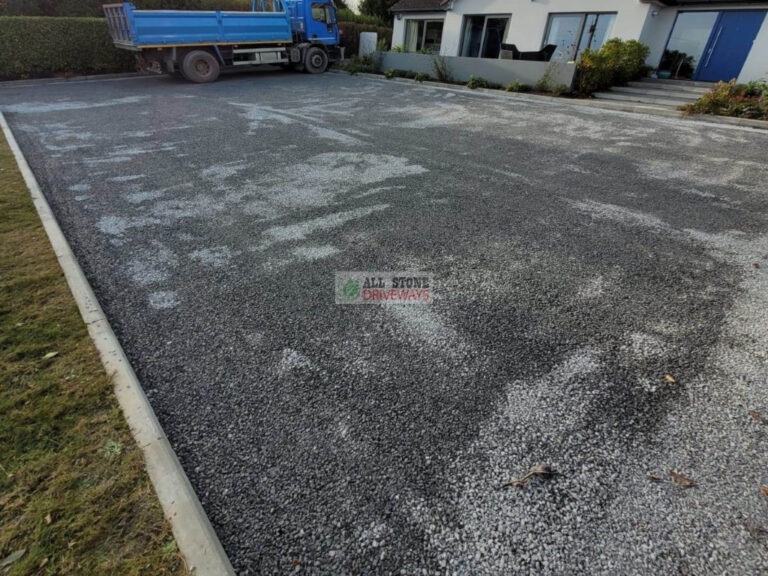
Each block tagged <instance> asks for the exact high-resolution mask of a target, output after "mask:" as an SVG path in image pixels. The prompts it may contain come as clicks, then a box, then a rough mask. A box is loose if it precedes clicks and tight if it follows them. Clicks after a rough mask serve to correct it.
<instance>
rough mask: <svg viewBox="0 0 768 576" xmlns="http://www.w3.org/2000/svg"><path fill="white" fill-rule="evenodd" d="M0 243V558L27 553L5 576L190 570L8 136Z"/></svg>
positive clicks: (1, 158)
mask: <svg viewBox="0 0 768 576" xmlns="http://www.w3.org/2000/svg"><path fill="white" fill-rule="evenodd" d="M0 246H2V250H0V563H2V561H3V559H5V558H6V557H8V556H9V555H11V554H12V553H14V552H18V551H21V550H24V551H25V552H24V554H23V556H21V558H20V559H18V560H17V561H15V562H14V563H12V564H11V567H10V571H9V572H7V574H9V575H22V574H23V575H27V574H78V575H79V574H83V575H88V574H99V575H102V574H110V575H117V574H125V575H139V574H142V575H143V574H146V575H152V576H155V575H166V574H185V573H186V569H185V567H184V562H183V560H182V558H181V557H180V555H179V553H178V551H177V549H176V544H175V542H174V541H173V536H172V534H171V531H170V526H169V525H168V523H167V521H166V520H165V519H164V518H163V514H162V510H161V508H160V505H159V503H158V502H157V499H156V497H155V494H154V492H153V489H152V486H151V484H150V483H149V480H148V477H147V474H146V471H145V470H144V464H143V460H142V457H141V453H140V451H139V450H138V449H137V447H136V445H135V444H134V441H133V438H132V436H131V434H130V431H129V430H128V427H127V425H126V423H125V421H124V419H123V416H122V414H121V412H120V409H119V407H118V405H117V401H116V399H115V397H114V394H113V390H112V384H111V382H110V380H109V378H108V377H107V375H106V374H105V372H104V368H103V367H102V365H101V362H100V360H99V357H98V353H97V352H96V349H95V348H94V346H93V343H92V341H91V339H90V337H89V336H88V333H87V330H86V328H85V325H84V324H83V321H82V318H81V317H80V314H79V312H78V310H77V307H76V305H75V303H74V300H73V299H72V295H71V294H70V292H69V288H68V286H67V284H66V281H65V279H64V276H63V274H62V272H61V269H60V268H59V264H58V262H57V260H56V257H55V256H54V254H53V251H52V249H51V246H50V244H49V242H48V238H47V236H46V235H45V232H44V230H43V228H42V225H41V224H40V221H39V219H38V216H37V212H36V211H35V209H34V207H33V205H32V202H31V199H30V197H29V192H28V191H27V189H26V187H25V185H24V182H23V180H22V178H21V175H20V174H19V172H18V170H17V168H16V163H15V161H14V159H13V156H12V154H11V152H10V150H9V149H8V146H7V145H6V142H5V140H4V139H3V137H2V135H0ZM51 353H56V354H55V355H52V354H51ZM46 356H47V357H46ZM0 573H2V574H3V575H4V576H5V574H6V572H4V571H3V570H0Z"/></svg>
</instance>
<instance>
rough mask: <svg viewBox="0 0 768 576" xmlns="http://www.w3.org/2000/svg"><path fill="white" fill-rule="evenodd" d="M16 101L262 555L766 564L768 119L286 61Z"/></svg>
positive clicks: (176, 434) (256, 556) (174, 418)
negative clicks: (377, 285) (407, 273)
mask: <svg viewBox="0 0 768 576" xmlns="http://www.w3.org/2000/svg"><path fill="white" fill-rule="evenodd" d="M0 109H2V110H3V111H4V112H5V113H6V114H7V115H8V118H9V122H10V123H11V125H12V127H13V129H14V131H15V133H16V135H17V137H18V139H19V141H20V144H21V146H22V148H23V149H24V151H25V153H26V154H27V157H28V159H29V162H30V164H31V165H32V168H33V169H34V171H35V174H36V175H37V177H38V179H39V181H40V184H41V185H42V187H43V189H44V190H45V191H46V194H47V195H48V198H49V200H50V202H51V204H52V206H53V208H54V210H55V212H56V214H57V216H58V218H59V220H60V222H61V225H62V227H63V229H64V231H65V233H66V235H67V237H68V239H69V240H70V242H71V243H72V245H73V248H74V250H75V252H76V254H77V255H78V258H79V259H80V262H81V265H82V266H83V268H84V270H85V272H86V274H87V275H88V277H89V279H90V281H91V283H92V284H93V286H94V288H95V290H96V292H97V294H98V295H99V297H100V299H101V301H102V303H103V305H104V307H105V310H106V312H107V315H108V317H109V318H110V320H111V321H112V323H113V326H114V328H115V331H116V332H117V334H118V336H119V338H120V340H121V342H122V343H123V345H124V347H125V350H126V352H127V354H128V356H129V357H130V359H131V361H132V362H133V365H134V367H135V369H136V371H137V373H138V375H139V377H140V379H141V381H142V383H143V385H144V387H145V390H146V392H147V394H148V396H149V398H150V401H151V403H152V405H153V407H154V408H155V410H156V412H157V414H158V417H159V418H160V421H161V422H162V424H163V426H164V427H165V429H166V431H167V433H168V436H169V437H170V439H171V442H172V443H173V445H174V447H175V449H176V451H177V453H178V455H179V457H180V459H181V462H182V464H183V465H184V467H185V469H186V471H187V473H188V474H189V476H190V479H191V481H192V484H193V485H194V486H195V488H196V490H197V492H198V494H199V496H200V499H201V501H202V503H203V506H204V507H205V509H206V511H207V512H208V514H209V516H210V518H211V521H212V522H213V524H214V526H215V527H216V529H217V531H218V532H219V535H220V537H221V540H222V542H223V544H224V547H225V549H226V550H227V552H228V553H229V555H230V557H231V559H232V562H233V564H234V565H235V567H236V569H237V570H238V571H239V573H241V574H258V573H274V572H280V573H285V572H288V571H292V570H293V571H296V572H304V573H325V574H341V573H356V574H361V573H381V574H387V573H401V574H427V573H457V574H499V575H506V574H511V573H513V572H514V573H518V572H519V573H528V572H531V573H536V574H564V573H590V574H659V573H666V574H669V573H679V574H691V575H694V574H695V575H698V574H714V573H717V574H721V573H730V574H736V573H740V574H747V573H751V574H758V573H766V571H768V532H766V531H767V530H768V498H766V497H765V496H763V495H761V493H760V490H759V488H760V486H761V485H762V484H768V446H767V445H766V440H767V439H768V424H766V423H765V422H760V421H759V420H758V419H756V418H753V417H750V416H749V414H748V411H750V410H754V411H756V413H757V414H761V415H763V416H764V417H765V418H766V419H768V391H767V389H768V387H767V386H766V383H767V382H768V333H767V331H766V326H767V325H768V324H767V323H766V321H767V320H768V260H767V259H766V258H768V190H767V189H766V188H767V184H766V182H768V134H766V133H761V132H758V131H750V130H748V129H742V128H731V127H725V126H713V125H707V124H704V123H697V122H682V121H677V120H672V119H660V118H652V117H645V116H641V115H631V114H623V113H618V112H607V111H601V110H596V109H592V108H590V109H586V108H579V107H577V106H573V105H571V104H569V103H564V104H548V103H536V102H530V101H522V100H507V99H501V98H494V97H487V96H484V95H480V94H472V93H465V92H457V91H452V90H439V89H435V88H430V87H424V86H419V85H415V84H414V85H407V84H401V83H395V82H384V81H375V80H369V79H361V78H355V77H350V76H344V75H336V74H326V75H322V76H318V77H315V76H308V75H301V74H289V73H282V72H281V73H276V72H263V73H257V74H252V75H237V76H231V77H225V78H222V79H221V80H220V81H219V82H217V83H216V84H213V85H206V86H197V85H191V84H187V83H184V82H182V81H179V80H174V79H168V78H151V79H130V80H110V81H96V82H67V83H57V82H51V83H47V84H46V83H43V84H39V83H34V84H30V85H29V86H23V85H22V86H19V85H16V86H13V87H8V86H6V87H0ZM337 270H382V271H389V270H419V271H426V272H428V273H430V274H432V275H433V277H434V281H435V284H436V289H435V299H434V301H433V302H432V303H431V304H429V305H420V306H408V307H404V306H399V307H398V306H383V305H381V306H338V305H335V304H334V293H333V291H334V271H337ZM668 376H669V377H668ZM671 380H674V381H671ZM767 421H768V420H767ZM539 463H546V464H550V465H551V466H552V468H553V470H554V471H555V474H554V475H553V476H552V477H550V478H546V477H538V476H537V477H534V478H533V479H532V480H531V482H530V483H529V484H528V485H527V486H526V487H524V488H508V489H502V488H501V485H502V484H504V483H505V482H508V481H509V480H510V479H511V478H513V477H520V476H523V475H524V474H525V473H526V472H527V471H528V470H529V468H531V467H532V466H533V465H536V464H539ZM670 470H674V471H676V472H680V473H682V474H684V475H685V476H686V477H688V478H691V479H693V480H694V481H695V483H696V485H695V486H694V487H688V488H686V487H684V486H682V485H680V484H678V483H675V482H674V481H673V480H672V476H671V475H670V474H669V471H670ZM651 474H652V475H655V476H657V477H658V479H660V481H653V479H652V478H651V477H650V476H649V475H651Z"/></svg>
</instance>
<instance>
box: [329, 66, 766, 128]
mask: <svg viewBox="0 0 768 576" xmlns="http://www.w3.org/2000/svg"><path fill="white" fill-rule="evenodd" d="M333 72H334V73H336V74H348V73H347V72H344V71H341V70H333ZM356 76H361V77H363V78H368V79H371V80H378V81H380V82H400V83H404V84H415V85H420V86H431V87H432V88H439V89H441V90H453V91H457V92H472V93H475V94H483V95H486V96H489V97H493V98H502V99H507V100H528V101H537V102H548V103H557V104H564V105H567V106H584V107H587V108H601V109H604V110H612V111H615V112H630V113H634V114H647V115H651V116H663V117H666V118H677V119H679V120H682V121H684V122H703V123H706V124H720V125H725V126H739V127H742V128H755V129H758V130H768V121H765V120H751V119H749V118H731V117H729V116H712V115H705V114H699V115H694V116H691V115H688V114H685V113H684V112H681V111H679V110H669V109H665V108H660V107H657V106H649V105H644V104H632V103H631V102H625V103H619V102H609V101H607V100H588V99H585V98H580V99H575V98H560V97H556V96H544V95H542V94H525V93H521V92H505V91H504V90H493V89H489V88H475V89H474V90H473V89H470V88H467V87H466V86H462V85H461V84H447V83H444V82H436V81H433V80H425V81H424V82H419V81H417V80H413V79H411V78H390V79H388V78H385V77H384V76H382V75H380V74H369V73H366V72H360V73H358V74H356Z"/></svg>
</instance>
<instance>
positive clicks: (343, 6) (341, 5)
mask: <svg viewBox="0 0 768 576" xmlns="http://www.w3.org/2000/svg"><path fill="white" fill-rule="evenodd" d="M333 3H334V4H335V5H336V8H337V9H338V10H349V6H347V3H346V2H345V1H344V0H333Z"/></svg>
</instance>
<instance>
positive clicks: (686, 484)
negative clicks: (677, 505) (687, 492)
mask: <svg viewBox="0 0 768 576" xmlns="http://www.w3.org/2000/svg"><path fill="white" fill-rule="evenodd" d="M669 475H670V476H672V480H674V481H675V482H677V483H678V484H680V486H682V487H683V488H691V487H692V486H696V482H694V481H693V480H691V479H690V478H688V476H685V475H684V474H680V473H679V472H675V471H674V470H670V471H669Z"/></svg>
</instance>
